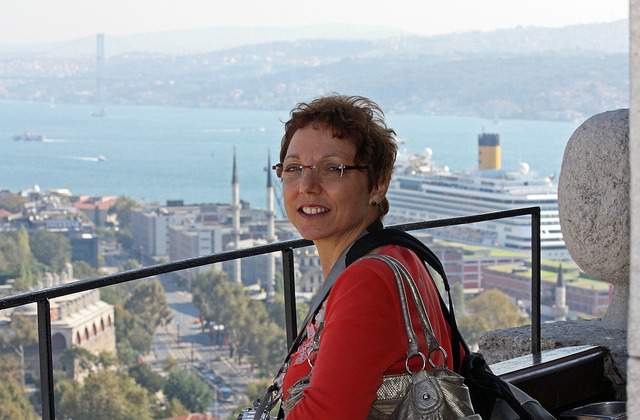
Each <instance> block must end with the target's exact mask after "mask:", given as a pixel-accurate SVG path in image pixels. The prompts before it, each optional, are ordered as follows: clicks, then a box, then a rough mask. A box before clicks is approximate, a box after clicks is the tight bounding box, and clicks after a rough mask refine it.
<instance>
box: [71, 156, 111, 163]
mask: <svg viewBox="0 0 640 420" xmlns="http://www.w3.org/2000/svg"><path fill="white" fill-rule="evenodd" d="M66 158H67V159H73V160H82V161H85V162H103V161H105V160H107V158H106V157H104V156H103V155H98V156H66Z"/></svg>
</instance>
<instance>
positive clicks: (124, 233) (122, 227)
mask: <svg viewBox="0 0 640 420" xmlns="http://www.w3.org/2000/svg"><path fill="white" fill-rule="evenodd" d="M139 206H140V205H139V204H138V203H137V202H136V201H135V200H133V199H132V198H129V197H125V196H122V197H119V198H118V200H117V201H116V203H115V204H114V205H113V206H112V207H111V209H109V212H110V213H111V214H115V215H116V218H117V220H118V233H117V234H116V239H117V240H118V242H119V243H120V245H122V247H123V248H124V249H126V250H128V251H131V247H132V245H133V235H132V234H131V210H132V209H134V208H136V207H139Z"/></svg>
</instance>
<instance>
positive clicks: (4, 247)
mask: <svg viewBox="0 0 640 420" xmlns="http://www.w3.org/2000/svg"><path fill="white" fill-rule="evenodd" d="M19 269H20V253H19V251H18V243H17V241H16V235H15V234H13V233H9V232H3V233H0V272H5V273H7V274H8V275H14V276H15V275H16V274H18V271H19Z"/></svg>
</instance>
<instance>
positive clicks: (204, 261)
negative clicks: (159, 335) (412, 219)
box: [0, 207, 539, 310]
mask: <svg viewBox="0 0 640 420" xmlns="http://www.w3.org/2000/svg"><path fill="white" fill-rule="evenodd" d="M536 209H538V211H539V208H538V207H525V208H520V209H513V210H504V211H497V212H491V213H484V214H478V215H473V216H463V217H454V218H447V219H437V220H429V221H425V222H416V223H407V224H399V225H392V226H390V227H393V228H396V229H400V230H409V231H410V230H417V229H430V228H439V227H446V226H455V225H464V224H470V223H478V222H485V221H489V220H497V219H506V218H509V217H516V216H525V215H530V214H534V213H535V211H536ZM311 245H313V242H311V241H308V240H305V239H297V240H292V241H284V242H277V243H273V244H268V245H262V246H257V247H253V248H247V249H241V250H233V251H228V252H222V253H219V254H213V255H207V256H203V257H196V258H190V259H186V260H181V261H175V262H170V263H165V264H158V265H153V266H150V267H145V268H140V269H136V270H129V271H124V272H122V273H118V274H113V275H110V276H104V277H99V278H95V279H86V280H78V281H75V282H72V283H67V284H63V285H59V286H54V287H51V288H48V289H42V290H36V291H30V292H25V293H21V294H18V295H14V296H9V297H6V298H3V299H0V310H2V309H7V308H13V307H16V306H21V305H26V304H28V303H32V302H37V301H40V300H44V299H53V298H56V297H60V296H66V295H70V294H73V293H78V292H83V291H87V290H93V289H98V288H101V287H106V286H112V285H114V284H120V283H126V282H128V281H133V280H139V279H143V278H146V277H151V276H157V275H159V274H165V273H171V272H174V271H180V270H186V269H189V268H195V267H201V266H203V265H209V264H215V263H219V262H224V261H230V260H234V259H237V258H246V257H252V256H256V255H262V254H269V253H272V252H281V251H282V250H284V249H286V248H291V249H296V248H303V247H305V246H311Z"/></svg>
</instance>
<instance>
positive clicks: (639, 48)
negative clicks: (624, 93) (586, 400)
mask: <svg viewBox="0 0 640 420" xmlns="http://www.w3.org/2000/svg"><path fill="white" fill-rule="evenodd" d="M630 4H631V8H630V25H629V26H630V31H631V34H630V37H631V52H630V64H631V73H630V77H629V80H630V83H631V95H630V98H631V112H630V114H629V119H630V121H629V122H630V150H629V155H630V162H631V269H630V281H629V284H630V298H629V321H628V325H629V337H628V342H629V346H628V352H629V360H628V365H627V368H628V377H629V380H628V385H627V396H628V406H627V415H628V418H630V419H636V418H640V0H631V2H630Z"/></svg>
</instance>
